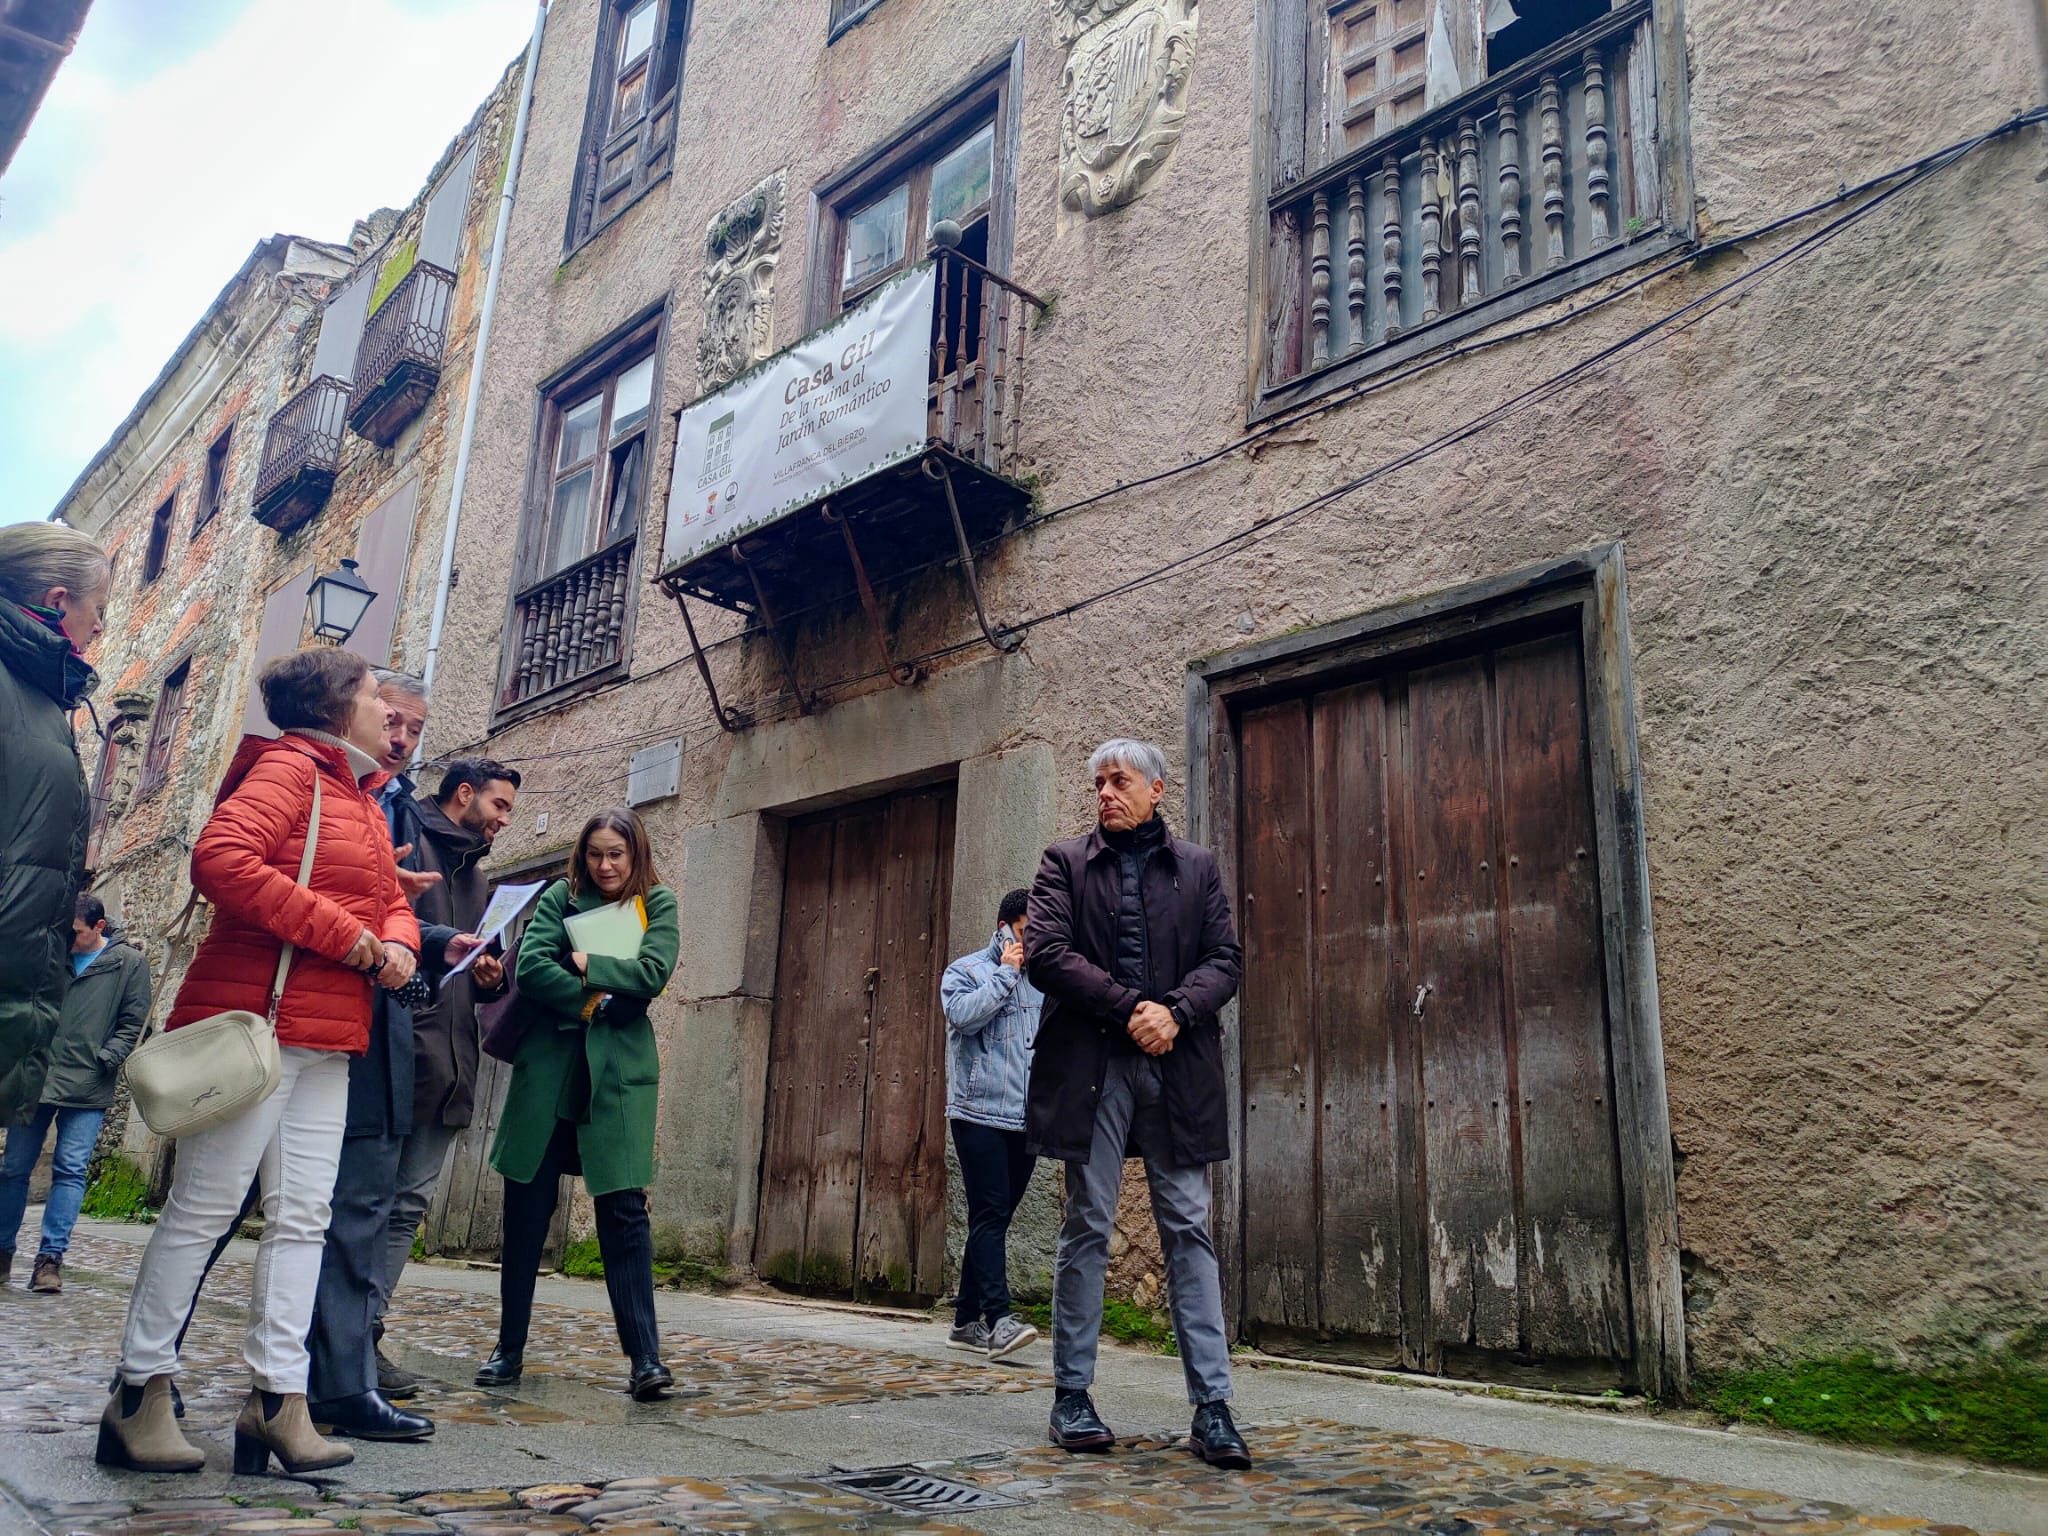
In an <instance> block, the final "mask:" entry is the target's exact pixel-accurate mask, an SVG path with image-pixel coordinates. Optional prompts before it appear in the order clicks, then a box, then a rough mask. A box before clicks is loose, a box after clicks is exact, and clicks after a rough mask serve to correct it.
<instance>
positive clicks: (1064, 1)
mask: <svg viewBox="0 0 2048 1536" xmlns="http://www.w3.org/2000/svg"><path fill="white" fill-rule="evenodd" d="M1197 4H1198V0H1052V11H1053V19H1054V21H1055V22H1056V23H1057V24H1058V26H1059V29H1060V35H1061V36H1062V37H1063V38H1064V39H1065V40H1066V44H1067V67H1066V73H1065V75H1064V77H1063V79H1062V81H1061V88H1062V91H1063V93H1064V95H1065V98H1066V107H1065V111H1064V113H1063V114H1062V117H1061V120H1060V200H1061V202H1063V203H1064V204H1065V205H1066V206H1067V207H1068V208H1069V209H1071V210H1073V211H1074V212H1077V213H1081V214H1084V215H1086V216H1088V217H1090V218H1092V217H1094V216H1095V215H1097V214H1102V213H1107V212H1109V211H1110V210H1111V209H1112V208H1121V207H1123V205H1124V204H1126V203H1128V202H1130V201H1131V200H1132V199H1134V198H1136V197H1137V196H1138V195H1139V194H1140V193H1142V192H1143V191H1144V190H1145V188H1146V186H1147V185H1148V184H1149V183H1150V182H1151V181H1152V179H1153V178H1154V177H1155V176H1157V175H1158V173H1159V171H1160V169H1161V168H1162V167H1163V166H1164V164H1165V162H1166V158H1167V155H1168V153H1169V152H1170V151H1171V150H1172V149H1173V146H1174V144H1175V143H1176V142H1178V140H1179V139H1180V132H1181V124H1182V122H1183V121H1184V120H1185V119H1186V117H1187V95H1188V79H1189V77H1190V76H1191V75H1192V74H1193V73H1194V68H1195V21H1196V6H1197Z"/></svg>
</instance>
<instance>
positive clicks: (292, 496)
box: [252, 374, 348, 533]
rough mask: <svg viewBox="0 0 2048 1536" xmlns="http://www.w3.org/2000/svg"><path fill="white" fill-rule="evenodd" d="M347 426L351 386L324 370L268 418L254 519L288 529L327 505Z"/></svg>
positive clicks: (257, 478)
mask: <svg viewBox="0 0 2048 1536" xmlns="http://www.w3.org/2000/svg"><path fill="white" fill-rule="evenodd" d="M347 425H348V386H347V385H346V384H344V383H342V382H341V380H339V379H337V378H333V377H331V376H330V375H327V374H322V375H321V376H320V377H319V378H317V379H315V380H314V381H313V382H312V383H311V384H308V385H307V386H306V387H305V388H304V389H302V390H300V391H299V392H298V393H297V394H296V395H294V396H292V398H291V399H290V400H288V401H286V402H285V404H284V405H283V407H282V408H280V409H279V411H278V412H277V414H276V415H274V416H272V417H271V418H270V430H269V432H268V433H267V434H266V435H265V436H264V439H263V465H262V468H260V469H259V470H258V471H257V472H256V492H255V497H254V505H253V507H252V510H253V512H254V513H255V516H256V520H257V521H258V522H261V523H265V524H268V525H269V526H270V527H272V528H275V529H277V531H278V532H280V533H289V532H290V531H291V530H292V529H294V528H296V527H298V526H299V524H301V523H303V522H304V521H305V520H306V519H307V518H309V517H311V516H312V515H313V514H314V513H315V512H318V511H319V510H320V509H321V508H322V507H323V506H325V505H326V504H327V494H328V492H330V491H332V490H333V489H334V472H335V470H336V469H337V468H338V467H339V466H340V464H341V440H342V435H343V433H344V431H345V430H346V428H347Z"/></svg>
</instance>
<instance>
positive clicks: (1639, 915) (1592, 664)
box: [1186, 544, 1688, 1402]
mask: <svg viewBox="0 0 2048 1536" xmlns="http://www.w3.org/2000/svg"><path fill="white" fill-rule="evenodd" d="M1573 610H1575V611H1576V613H1577V616H1578V624H1579V633H1580V644H1581V649H1582V655H1583V658H1584V665H1585V690H1586V711H1587V713H1586V734H1587V747H1588V751H1589V753H1590V757H1591V769H1592V790H1593V803H1594V820H1595V835H1596V839H1597V843H1598V847H1597V849H1596V853H1597V857H1598V860H1599V886H1600V931H1601V939H1602V946H1603V952H1604V957H1605V962H1606V976H1605V982H1606V990H1607V997H1608V999H1609V1005H1610V1007H1611V1009H1612V1018H1611V1026H1610V1027H1611V1034H1610V1042H1611V1043H1610V1049H1611V1050H1612V1053H1613V1062H1614V1082H1615V1088H1614V1093H1615V1110H1616V1122H1617V1126H1618V1130H1619V1136H1620V1147H1621V1163H1622V1167H1621V1178H1622V1191H1623V1208H1624V1211H1625V1213H1626V1214H1625V1219H1626V1222H1627V1228H1628V1230H1627V1234H1626V1251H1627V1254H1628V1271H1629V1281H1628V1283H1629V1293H1630V1313H1631V1316H1632V1318H1633V1320H1634V1328H1635V1341H1636V1352H1637V1353H1636V1368H1637V1372H1638V1379H1639V1380H1640V1381H1641V1383H1642V1388H1643V1390H1644V1392H1645V1393H1647V1394H1648V1395H1649V1396H1652V1397H1657V1398H1662V1399H1663V1400H1664V1401H1666V1402H1672V1401H1684V1399H1685V1395H1686V1391H1687V1383H1688V1365H1687V1361H1686V1349H1685V1300H1684V1289H1683V1284H1682V1281H1681V1278H1680V1274H1679V1234H1678V1194H1677V1181H1676V1170H1675V1167H1674V1165H1673V1161H1672V1156H1671V1127H1670V1110H1669V1104H1668V1100H1667V1096H1666V1087H1665V1075H1664V1046H1663V1029H1662V1024H1661V1022H1660V1017H1659V1010H1658V1000H1657V957H1656V948H1655V942H1654V939H1653V936H1652V932H1651V909H1650V871H1649V856H1648V845H1647V835H1646V833H1645V830H1644V823H1643V810H1642V798H1641V793H1640V789H1639V786H1640V785H1641V783H1642V764H1641V759H1640V757H1639V755H1638V752H1637V745H1636V726H1635V714H1634V711H1633V709H1632V707H1631V703H1630V701H1632V700H1633V699H1634V698H1635V683H1634V677H1633V666H1632V658H1631V646H1630V642H1629V630H1628V588H1627V577H1626V572H1625V570H1624V566H1623V559H1622V546H1621V545H1619V544H1606V545H1601V546H1598V547H1596V548H1593V549H1589V550H1585V551H1582V552H1580V553H1578V554H1573V555H1567V556H1564V557H1563V558H1561V559H1557V560H1552V561H1548V562H1546V563H1544V564H1541V565H1535V566H1530V567H1527V568H1525V569H1523V570H1519V571H1514V572H1510V573H1508V574H1507V575H1504V576H1498V577H1493V578H1490V579H1487V580H1482V581H1476V582H1471V583H1468V584H1466V585H1464V586H1459V587H1453V588H1450V589H1448V590H1446V591H1442V592H1437V593H1433V594H1431V595H1430V596H1428V597H1423V598H1418V599H1415V600H1413V601H1410V602H1405V603H1397V604H1394V605H1392V606H1390V607H1387V608H1381V609H1377V610H1374V611H1373V612H1370V613H1365V614H1360V615H1358V616H1357V617H1355V618H1350V619H1342V620H1339V621H1338V622H1336V623H1334V624H1327V625H1323V626H1320V627H1318V628H1316V629H1312V630H1306V631H1302V632H1299V633H1296V634H1291V635H1284V636H1281V637H1279V638H1277V639H1273V640H1266V641H1261V642H1258V643H1256V644H1253V645H1249V646H1244V647H1242V648H1240V649H1237V650H1234V651H1229V652H1226V653H1224V654H1222V655H1219V656H1214V657H1211V658H1209V659H1207V660H1205V661H1201V662H1197V663H1195V664H1194V665H1193V666H1192V667H1191V668H1190V669H1189V671H1188V677H1187V695H1186V701H1187V754H1188V756H1187V763H1188V827H1189V831H1188V835H1189V837H1191V838H1192V839H1193V840H1194V841H1196V842H1198V843H1203V844H1206V845H1207V846H1209V847H1210V848H1212V849H1213V850H1214V851H1215V854H1216V858H1217V863H1218V865H1219V867H1220V869H1221V871H1222V875H1223V880H1224V886H1225V889H1226V890H1230V891H1236V890H1238V889H1239V888H1240V885H1239V881H1240V871H1241V869H1242V859H1241V854H1240V850H1239V847H1238V838H1239V827H1238V814H1237V789H1238V763H1237V726H1236V721H1237V717H1238V715H1239V714H1240V713H1241V712H1242V711H1243V710H1245V709H1247V708H1250V707H1253V706H1255V705H1257V704H1259V703H1262V702H1267V701H1269V700H1272V699H1274V698H1278V697H1286V696H1289V695H1291V694H1296V693H1299V692H1300V691H1302V690H1303V689H1304V688H1305V687H1310V686H1313V687H1315V688H1324V687H1330V686H1335V685H1337V684H1339V683H1341V682H1343V681H1347V680H1349V679H1350V678H1353V677H1359V676H1364V675H1369V674H1370V673H1371V672H1373V671H1375V670H1382V669H1384V668H1385V667H1386V666H1388V665H1390V664H1394V663H1395V662H1396V660H1397V658H1398V659H1400V661H1401V662H1402V663H1403V664H1405V663H1406V662H1408V661H1411V660H1412V659H1413V658H1416V657H1420V656H1424V655H1427V654H1428V653H1429V651H1430V650H1431V649H1432V648H1435V647H1443V646H1452V645H1456V646H1469V645H1471V644H1472V643H1474V641H1475V639H1476V638H1477V637H1480V636H1484V635H1485V634H1487V633H1488V632H1490V631H1498V630H1503V629H1507V628H1510V627H1513V626H1517V625H1521V624H1525V623H1526V622H1527V621H1528V620H1530V619H1531V618H1533V617H1535V616H1537V615H1539V614H1546V613H1547V614H1557V613H1560V612H1565V611H1573ZM1235 1013H1236V1004H1235V1003H1233V1004H1231V1005H1230V1007H1229V1008H1228V1009H1227V1010H1226V1011H1225V1015H1224V1017H1223V1020H1222V1023H1223V1027H1224V1031H1225V1038H1226V1039H1227V1040H1234V1039H1237V1038H1238V1033H1239V1032H1238V1029H1237V1021H1236V1018H1235ZM1224 1071H1225V1076H1226V1078H1227V1080H1228V1085H1229V1086H1228V1092H1227V1095H1226V1097H1227V1100H1228V1104H1229V1112H1230V1116H1231V1138H1232V1142H1233V1144H1235V1145H1238V1146H1242V1145H1243V1144H1244V1141H1243V1137H1244V1124H1243V1119H1244V1108H1243V1106H1244V1099H1243V1094H1242V1091H1241V1089H1242V1081H1243V1071H1242V1062H1241V1059H1240V1056H1239V1053H1238V1050H1237V1049H1235V1048H1229V1049H1226V1050H1225V1052H1224ZM1216 1184H1217V1188H1216V1246H1217V1249H1218V1252H1219V1254H1220V1255H1221V1257H1222V1259H1223V1266H1222V1268H1223V1288H1224V1311H1225V1313H1226V1314H1227V1316H1228V1317H1229V1319H1230V1327H1231V1331H1232V1333H1233V1335H1235V1332H1236V1330H1237V1328H1238V1326H1239V1323H1240V1320H1241V1319H1242V1317H1243V1307H1244V1296H1243V1292H1244V1278H1243V1275H1244V1267H1243V1266H1244V1216H1243V1212H1244V1198H1245V1187H1244V1174H1243V1165H1242V1160H1241V1159H1238V1160H1233V1161H1231V1162H1228V1163H1224V1164H1221V1165H1219V1167H1218V1170H1217V1180H1216Z"/></svg>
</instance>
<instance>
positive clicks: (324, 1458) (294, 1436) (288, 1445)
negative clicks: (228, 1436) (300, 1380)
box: [235, 1389, 356, 1477]
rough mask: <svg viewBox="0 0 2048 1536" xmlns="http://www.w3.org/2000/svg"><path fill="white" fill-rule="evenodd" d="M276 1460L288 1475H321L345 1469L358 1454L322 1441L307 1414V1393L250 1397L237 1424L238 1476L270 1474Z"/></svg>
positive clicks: (337, 1444)
mask: <svg viewBox="0 0 2048 1536" xmlns="http://www.w3.org/2000/svg"><path fill="white" fill-rule="evenodd" d="M272 1456H275V1457H276V1458H277V1459H278V1462H279V1464H280V1465H282V1466H283V1468H284V1469H285V1471H287V1472H289V1473H292V1474H293V1475H294V1476H296V1475H297V1474H298V1473H301V1472H319V1471H322V1470H324V1469H326V1468H328V1467H345V1466H347V1465H348V1464H349V1463H350V1462H352V1461H354V1460H355V1459H356V1453H355V1452H354V1451H352V1450H350V1449H349V1448H348V1447H347V1446H345V1445H343V1444H342V1443H341V1442H340V1441H339V1440H326V1439H322V1438H321V1435H320V1432H319V1431H318V1430H316V1429H315V1428H314V1427H313V1419H312V1416H311V1415H310V1414H308V1413H307V1412H306V1394H305V1393H303V1392H265V1391H262V1390H260V1389H259V1390H257V1391H254V1392H251V1393H250V1394H249V1401H247V1402H246V1403H244V1404H242V1412H241V1415H240V1416H239V1417H238V1418H237V1419H236V1420H235V1473H236V1475H237V1476H241V1477H248V1476H253V1475H256V1474H260V1473H263V1472H268V1471H269V1470H270V1458H271V1457H272Z"/></svg>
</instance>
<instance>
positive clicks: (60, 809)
mask: <svg viewBox="0 0 2048 1536" xmlns="http://www.w3.org/2000/svg"><path fill="white" fill-rule="evenodd" d="M110 583H111V571H110V568H109V566H108V564H107V557H106V555H105V553H104V552H102V550H101V549H100V547H99V545H97V544H95V543H94V542H93V541H92V540H91V539H89V538H87V537H86V536H85V535H84V534H82V533H80V532H79V531H78V530H77V529H75V528H67V527H65V526H64V524H62V523H9V524H7V525H6V526H5V527H0V743H4V746H0V934H4V935H5V936H6V943H7V964H6V965H4V966H0V1125H5V1124H12V1123H13V1122H14V1121H16V1120H17V1119H19V1118H20V1117H21V1116H22V1115H24V1114H31V1113H33V1112H34V1111H35V1108H36V1106H37V1105H39V1104H40V1103H41V1102H42V1098H43V1075H44V1073H46V1072H47V1071H48V1070H49V1063H50V1054H49V1050H50V1037H51V1036H52V1035H54V1034H56V1032H57V1016H58V1014H59V1013H60V1012H61V1011H62V1010H63V1007H64V993H65V990H66V989H67V987H68V986H69V985H70V982H71V962H70V960H69V959H68V954H69V951H70V948H71V909H72V903H73V902H74V901H76V900H77V899H78V888H79V885H80V882H81V878H82V876H83V874H84V871H85V843H86V836H87V832H88V829H89V828H90V827H91V825H92V804H91V800H90V797H89V796H88V794H87V792H86V787H85V770H84V768H82V767H81V766H80V765H79V761H78V743H77V740H76V738H75V737H74V736H73V734H72V730H71V714H72V711H73V710H75V709H77V708H78V706H79V705H80V704H82V703H84V702H85V699H86V696H87V695H88V694H90V693H91V692H92V691H93V689H94V688H96V687H98V686H99V678H98V676H97V674H95V673H94V671H93V669H92V668H91V667H89V666H87V665H86V661H85V655H84V650H85V647H86V646H88V645H90V644H91V643H92V641H93V637H94V636H95V635H97V634H98V633H99V632H100V629H101V628H102V623H101V621H102V620H103V619H104V617H105V615H106V610H107V592H108V587H109V585H110Z"/></svg>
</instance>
